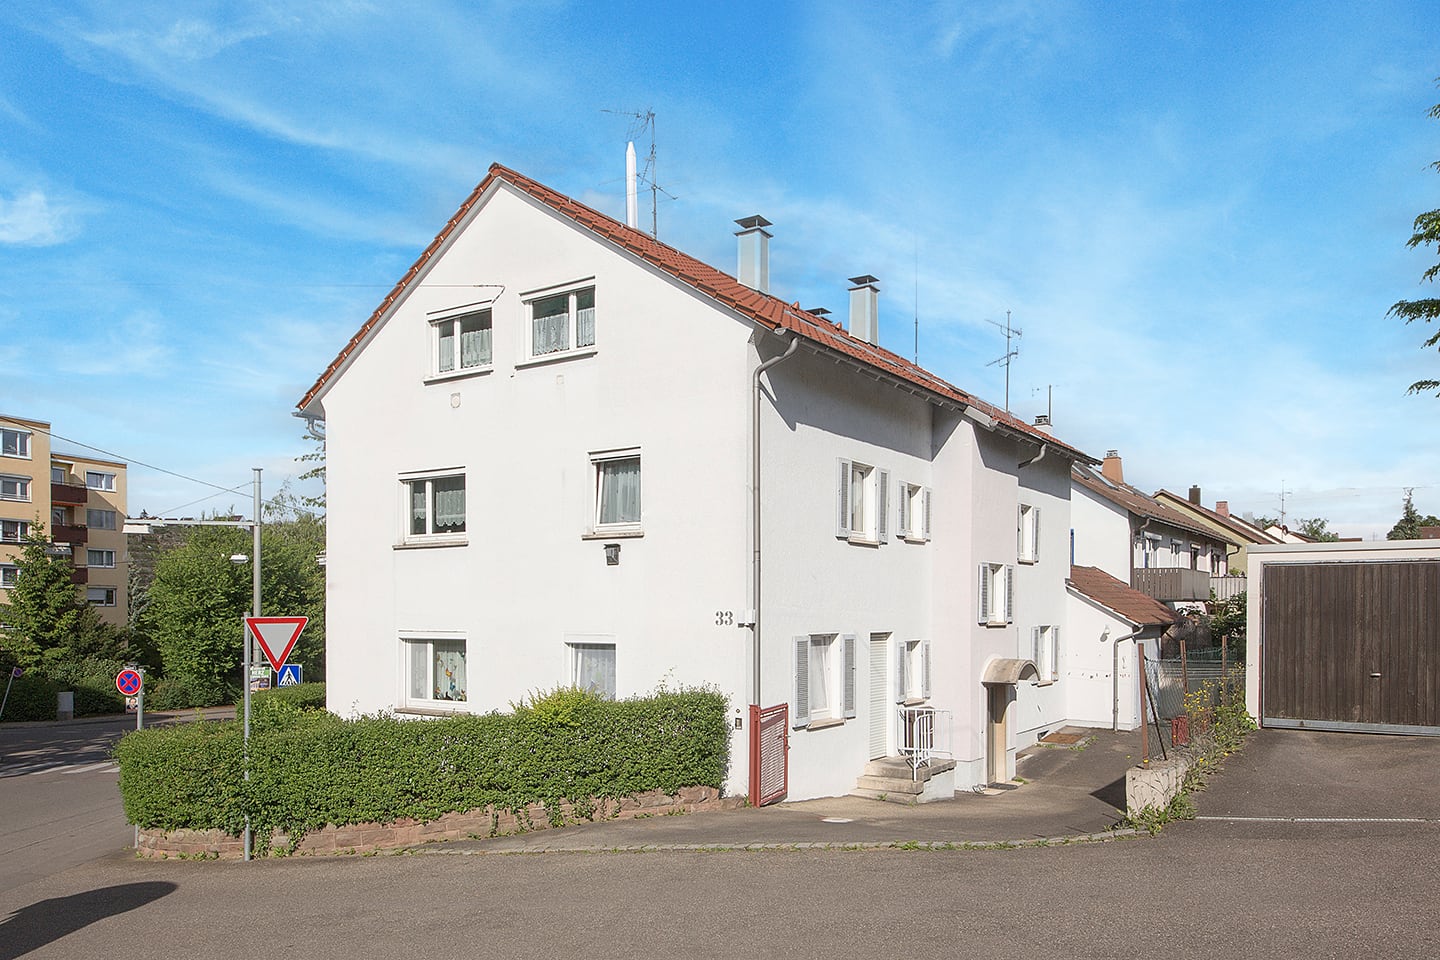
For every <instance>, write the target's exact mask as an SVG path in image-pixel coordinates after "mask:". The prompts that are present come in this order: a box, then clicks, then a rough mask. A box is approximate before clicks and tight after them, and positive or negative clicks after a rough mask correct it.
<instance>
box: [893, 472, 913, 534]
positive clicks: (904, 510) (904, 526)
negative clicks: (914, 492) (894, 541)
mask: <svg viewBox="0 0 1440 960" xmlns="http://www.w3.org/2000/svg"><path fill="white" fill-rule="evenodd" d="M898 492H899V494H900V505H899V511H898V513H899V517H900V528H899V529H898V530H896V531H895V536H897V537H908V536H910V526H911V524H912V523H913V521H912V520H911V519H910V485H909V484H908V483H903V482H902V483H901V484H900V489H899V491H898Z"/></svg>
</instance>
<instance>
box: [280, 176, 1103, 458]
mask: <svg viewBox="0 0 1440 960" xmlns="http://www.w3.org/2000/svg"><path fill="white" fill-rule="evenodd" d="M497 182H504V183H507V184H509V185H510V186H511V187H514V188H515V189H517V190H520V191H521V192H523V193H525V194H527V195H529V196H530V197H532V198H533V199H535V200H537V201H539V202H540V203H543V204H545V205H546V206H548V207H550V208H551V209H552V210H555V211H556V212H557V213H560V214H562V215H564V216H565V217H568V218H569V219H570V220H572V221H574V222H575V223H576V224H578V225H579V226H581V227H583V228H585V229H586V230H589V231H590V232H591V233H593V234H595V235H596V236H597V237H599V238H600V239H601V240H604V241H607V242H609V243H611V244H613V245H614V246H617V247H620V248H622V249H624V250H626V251H627V252H629V253H630V254H632V255H634V256H636V257H638V258H640V259H641V260H644V261H646V262H647V263H650V264H652V265H654V266H656V267H658V268H660V269H661V270H664V271H665V272H667V273H669V274H670V275H671V276H673V277H675V278H676V279H678V280H680V281H682V282H684V283H686V284H688V285H689V286H691V287H692V288H694V289H695V290H696V291H698V292H700V293H702V294H704V295H705V296H707V297H709V298H710V299H712V300H714V301H716V302H717V303H720V304H722V305H724V306H726V307H728V308H730V309H731V310H734V311H735V312H736V313H739V314H741V315H742V316H745V317H748V318H749V319H751V320H754V321H755V322H757V323H760V324H763V325H764V326H766V327H769V328H770V329H771V330H780V329H786V330H789V331H792V332H793V333H794V334H795V335H798V336H800V337H803V338H804V339H806V340H809V341H811V342H812V343H815V344H819V345H820V346H822V347H824V348H826V349H828V350H830V351H832V352H834V353H838V354H841V355H843V356H845V357H847V358H849V359H850V360H853V361H856V362H858V363H859V364H861V365H863V366H864V367H867V368H870V369H872V370H880V371H883V372H884V373H886V374H889V375H890V376H892V377H894V378H895V379H896V380H899V381H902V382H904V383H907V384H910V385H912V386H914V387H918V388H920V389H921V390H923V391H925V392H926V393H929V394H931V395H933V396H936V397H940V398H943V399H946V400H950V401H953V402H955V403H958V404H961V405H963V406H965V407H971V408H974V409H975V410H977V411H980V412H982V413H984V414H985V415H986V416H988V417H989V418H990V419H992V420H993V421H994V422H995V424H996V426H997V427H999V428H1000V429H1002V430H1005V431H1007V432H1010V433H1015V434H1020V435H1022V436H1024V437H1025V438H1026V439H1028V440H1030V441H1032V442H1044V443H1048V444H1051V445H1052V446H1054V447H1057V448H1059V449H1060V450H1061V451H1063V452H1064V453H1065V454H1066V456H1067V457H1069V458H1071V459H1074V460H1079V461H1081V462H1085V463H1097V462H1098V461H1096V460H1095V458H1093V457H1091V456H1089V455H1088V454H1086V453H1084V452H1082V451H1080V450H1078V449H1076V448H1075V447H1072V446H1070V445H1069V444H1067V443H1064V442H1063V441H1060V440H1057V439H1055V438H1054V437H1052V436H1050V435H1049V434H1047V433H1043V432H1041V431H1040V430H1037V429H1036V428H1035V427H1033V426H1031V425H1030V424H1028V423H1026V422H1025V421H1023V420H1021V419H1019V418H1018V417H1015V416H1012V415H1011V414H1009V413H1007V412H1005V411H1004V410H1002V409H1000V408H999V407H996V406H994V405H992V404H989V403H986V402H985V401H983V400H981V399H979V398H978V397H975V396H973V395H972V394H969V393H966V392H965V391H964V390H961V389H960V388H959V387H956V386H954V385H952V384H950V383H947V382H946V381H945V380H943V379H941V378H940V377H937V376H936V375H935V374H933V373H930V372H929V371H928V370H926V369H924V368H923V367H920V366H918V365H917V364H914V363H911V362H910V361H908V360H906V359H905V358H904V357H901V356H899V355H898V354H895V353H892V352H891V351H889V350H886V349H885V348H884V347H878V346H874V345H872V344H870V343H867V342H866V341H864V340H861V339H859V338H857V337H853V336H851V335H850V334H849V333H847V332H846V331H845V330H843V329H841V327H840V325H839V324H836V323H832V322H830V321H828V320H826V319H824V318H823V317H820V316H816V315H815V314H813V313H810V312H808V311H805V310H801V309H800V307H799V305H798V304H787V303H785V302H784V301H783V300H780V299H779V298H777V297H774V296H771V295H770V294H766V293H761V292H760V291H758V290H755V289H752V288H751V287H747V286H745V285H744V284H743V283H741V282H740V281H739V280H737V279H735V278H734V277H732V276H730V275H729V274H727V273H722V272H721V271H719V270H717V269H715V268H714V267H712V266H710V265H709V264H705V263H702V262H700V261H699V260H696V259H695V258H694V257H692V256H690V255H689V254H686V253H682V252H681V251H679V250H676V249H675V248H674V247H672V246H670V245H668V244H665V243H661V242H660V241H659V240H656V239H655V238H653V237H651V236H650V235H649V234H647V233H645V232H643V231H641V230H637V229H635V228H633V227H628V226H626V225H625V224H623V223H621V222H620V221H618V220H616V219H614V218H613V217H608V216H606V215H605V214H603V213H600V212H599V211H598V210H593V209H591V208H590V207H587V206H585V205H584V204H583V203H580V202H579V201H576V200H573V199H571V198H570V197H567V196H565V195H564V194H562V193H558V192H557V191H555V190H552V189H550V188H549V187H547V186H545V185H543V184H541V183H537V182H536V181H534V180H531V179H530V178H529V177H526V176H525V175H523V174H520V173H516V172H515V171H514V170H511V169H509V168H507V167H503V166H501V165H500V164H498V163H497V164H493V165H491V167H490V171H489V172H488V173H487V174H486V175H485V179H484V180H481V181H480V183H479V185H478V186H476V187H475V189H474V190H473V191H471V193H470V196H469V197H467V198H466V199H465V202H464V203H462V204H461V205H460V209H459V210H457V211H456V212H455V215H454V216H452V217H451V218H450V220H449V221H448V222H447V223H446V224H445V227H444V228H443V229H442V230H441V231H440V233H439V234H437V235H436V237H435V239H434V240H433V241H431V243H430V245H429V246H428V247H426V248H425V250H424V251H423V252H422V253H421V254H420V258H419V259H418V260H416V261H415V263H414V264H413V265H411V267H410V269H409V270H408V271H406V273H405V275H404V276H403V277H401V278H400V282H399V283H397V284H395V286H394V287H393V288H392V289H391V291H390V293H389V294H388V295H387V296H386V297H385V299H384V300H382V301H381V302H380V305H379V306H378V307H376V308H375V312H374V313H372V314H371V315H370V317H369V319H367V320H366V321H365V323H364V324H362V325H361V327H360V329H359V330H358V331H356V333H355V335H354V336H353V337H351V338H350V341H349V342H348V343H347V344H346V345H345V347H344V349H342V350H341V351H340V353H339V354H338V355H337V356H336V357H335V359H334V360H332V361H331V362H330V365H329V366H328V367H326V368H325V372H324V373H322V374H321V375H320V377H319V379H317V380H316V381H315V384H314V386H312V387H311V388H310V389H309V391H307V392H306V394H305V396H304V397H302V398H301V400H300V402H299V403H298V404H296V406H297V407H298V408H299V409H301V410H304V409H305V407H306V406H308V405H309V403H310V402H311V401H312V400H314V399H315V397H316V396H317V395H318V394H319V393H320V391H321V390H322V389H324V387H325V385H326V384H327V383H328V382H329V381H330V379H331V378H332V377H333V376H335V374H336V373H337V372H338V371H339V369H340V367H341V365H343V364H344V362H345V360H346V358H348V357H349V356H350V355H351V354H352V353H354V352H355V350H357V349H358V348H359V347H360V345H361V344H362V343H363V342H364V340H365V338H366V336H367V335H368V334H369V333H370V331H371V330H373V329H374V328H375V326H376V324H378V323H379V322H380V320H381V319H382V318H383V317H384V316H385V315H386V314H387V313H388V312H389V311H390V309H391V308H392V307H394V306H395V305H396V304H397V303H398V302H399V301H400V298H401V297H402V296H403V294H404V293H405V291H406V289H407V288H408V287H409V286H410V284H411V283H413V282H414V281H415V280H416V278H417V277H418V276H419V275H420V274H421V272H422V271H423V270H424V269H425V267H426V266H427V265H428V264H429V262H430V260H431V259H432V258H434V257H435V256H436V255H437V254H438V253H439V252H440V251H441V249H442V248H443V247H444V246H445V244H446V242H447V241H448V240H449V239H450V236H451V234H453V233H454V232H455V230H456V229H457V228H458V227H459V225H460V223H461V222H462V221H463V220H464V219H465V217H466V215H467V214H469V212H470V210H471V209H472V208H473V207H474V206H475V205H476V204H477V203H478V202H479V201H480V199H481V198H482V197H483V196H484V195H485V194H486V192H487V191H488V190H490V188H491V187H492V186H494V185H495V184H496V183H497Z"/></svg>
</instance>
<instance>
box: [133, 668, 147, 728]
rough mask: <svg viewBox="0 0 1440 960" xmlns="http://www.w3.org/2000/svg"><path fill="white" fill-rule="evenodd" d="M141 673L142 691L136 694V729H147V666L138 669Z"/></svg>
mask: <svg viewBox="0 0 1440 960" xmlns="http://www.w3.org/2000/svg"><path fill="white" fill-rule="evenodd" d="M138 672H139V674H140V692H139V693H137V694H136V695H135V729H136V730H144V729H145V668H144V667H140V668H139V669H138Z"/></svg>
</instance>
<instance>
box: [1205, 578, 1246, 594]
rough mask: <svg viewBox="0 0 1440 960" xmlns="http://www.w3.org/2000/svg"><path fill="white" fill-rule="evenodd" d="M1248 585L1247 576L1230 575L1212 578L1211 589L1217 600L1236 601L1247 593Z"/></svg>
mask: <svg viewBox="0 0 1440 960" xmlns="http://www.w3.org/2000/svg"><path fill="white" fill-rule="evenodd" d="M1246 583H1247V578H1246V576H1245V575H1244V574H1243V573H1242V574H1229V575H1227V576H1223V577H1211V578H1210V589H1211V591H1212V592H1214V594H1215V599H1216V600H1234V599H1235V598H1236V597H1238V596H1240V594H1242V593H1244V592H1245V585H1246Z"/></svg>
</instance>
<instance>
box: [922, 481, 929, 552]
mask: <svg viewBox="0 0 1440 960" xmlns="http://www.w3.org/2000/svg"><path fill="white" fill-rule="evenodd" d="M921 499H922V500H923V501H924V508H925V516H924V517H922V518H921V521H920V523H921V527H920V535H921V536H922V537H924V538H925V539H926V540H929V539H930V488H929V487H926V488H925V493H924V495H923V496H922V498H921Z"/></svg>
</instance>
